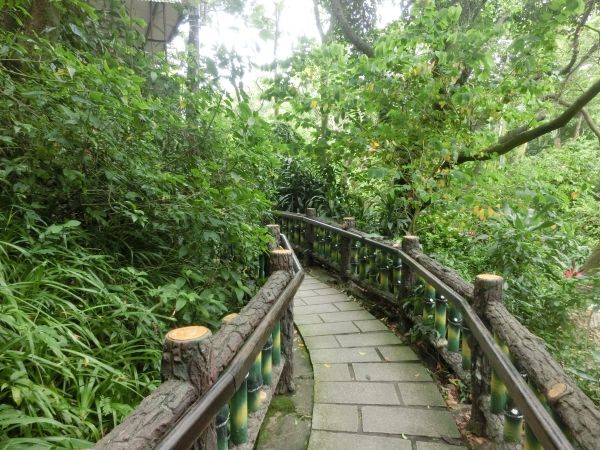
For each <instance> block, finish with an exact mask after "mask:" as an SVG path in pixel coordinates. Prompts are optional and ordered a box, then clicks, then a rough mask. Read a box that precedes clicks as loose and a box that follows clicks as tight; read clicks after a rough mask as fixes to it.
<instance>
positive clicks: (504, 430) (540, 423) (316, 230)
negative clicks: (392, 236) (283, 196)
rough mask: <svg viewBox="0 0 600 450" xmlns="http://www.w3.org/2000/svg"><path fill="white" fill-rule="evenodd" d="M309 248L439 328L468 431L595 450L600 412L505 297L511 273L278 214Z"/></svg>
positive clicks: (514, 444)
mask: <svg viewBox="0 0 600 450" xmlns="http://www.w3.org/2000/svg"><path fill="white" fill-rule="evenodd" d="M275 215H276V216H277V217H278V218H279V221H280V222H281V227H282V231H283V232H285V233H287V235H288V236H289V237H290V241H291V242H292V244H293V245H294V246H295V248H296V249H297V250H298V252H299V253H302V254H303V257H304V263H305V265H308V264H311V263H313V262H317V263H320V264H322V265H324V266H325V267H327V268H328V269H330V270H332V271H335V272H337V273H339V274H340V276H341V277H342V279H343V280H347V281H350V282H352V283H354V284H356V285H358V286H359V287H360V288H362V289H363V290H365V291H366V292H367V293H368V295H370V296H372V297H376V298H378V299H380V300H382V301H385V302H387V303H388V304H390V305H393V306H395V310H396V311H397V312H398V313H399V314H401V315H402V316H404V318H406V319H409V320H410V321H412V323H423V324H426V325H429V326H430V327H431V328H432V329H433V330H435V337H433V338H432V339H431V343H432V344H433V346H434V347H435V348H436V350H437V351H438V352H439V353H440V355H441V357H442V358H443V359H444V360H445V361H446V362H447V364H448V365H449V366H450V368H452V370H454V371H455V373H456V374H457V375H458V376H459V377H460V378H461V379H462V380H463V381H464V382H465V383H468V384H469V385H470V388H471V397H472V398H471V400H472V408H471V419H470V420H471V423H470V428H471V429H472V431H474V432H475V433H476V434H479V435H487V436H489V437H491V438H492V439H493V440H494V441H495V444H496V447H497V448H521V447H524V448H526V449H528V450H534V449H541V448H545V449H548V450H549V449H556V450H568V449H573V448H582V449H589V450H594V449H597V448H598V446H599V445H600V411H599V410H598V408H597V407H596V406H595V405H594V404H593V402H592V401H591V400H590V399H589V398H588V397H587V396H586V395H585V394H584V393H583V392H581V390H579V389H578V388H577V386H576V385H575V383H574V382H573V381H572V380H571V379H570V377H568V376H567V375H566V374H565V372H564V370H562V368H561V367H560V365H559V364H558V363H557V362H556V361H555V360H554V359H553V358H552V357H551V356H550V354H549V353H548V352H547V350H546V349H545V348H544V345H543V342H542V341H541V340H540V339H539V338H537V337H535V336H534V335H532V334H531V333H530V332H529V331H528V330H527V329H526V328H525V327H524V326H523V325H521V324H520V323H519V322H518V320H517V319H516V318H515V317H513V316H512V315H511V314H510V313H509V312H508V310H507V309H506V308H505V306H504V304H503V298H502V295H503V292H502V286H503V280H502V278H501V277H499V276H495V275H489V274H483V275H479V276H477V277H476V279H475V282H474V284H470V283H468V282H466V281H464V280H463V279H462V278H460V277H459V276H458V275H457V274H456V273H455V272H454V271H453V270H452V269H449V268H447V267H444V266H442V265H440V264H439V263H437V262H436V261H434V260H433V259H431V258H430V257H428V256H427V255H425V254H423V253H422V252H421V250H420V246H419V240H418V238H417V237H416V236H406V237H405V238H404V239H403V240H402V243H401V245H398V244H396V243H391V242H387V241H384V240H378V239H373V238H371V237H369V236H367V235H366V234H365V233H361V232H360V231H358V230H355V229H354V220H353V218H350V217H348V218H345V219H344V222H343V224H341V225H338V224H335V223H333V222H331V221H330V220H327V219H322V218H321V219H317V218H316V217H315V216H316V215H315V210H314V209H311V208H309V209H308V210H307V214H306V215H304V214H295V213H289V212H281V211H277V212H275Z"/></svg>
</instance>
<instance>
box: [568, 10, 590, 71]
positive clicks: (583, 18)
mask: <svg viewBox="0 0 600 450" xmlns="http://www.w3.org/2000/svg"><path fill="white" fill-rule="evenodd" d="M594 3H595V0H588V4H587V5H586V8H585V11H584V12H583V15H582V16H581V20H580V21H579V23H578V24H577V27H576V28H575V33H574V35H573V45H572V47H573V52H572V53H571V60H570V61H569V63H568V64H567V65H566V66H565V67H564V68H563V69H562V70H561V71H560V74H561V75H566V74H568V73H569V72H570V71H571V69H572V68H573V65H574V64H575V62H576V61H577V57H578V56H579V34H580V33H581V30H582V29H583V27H584V26H585V24H586V23H587V20H588V18H589V17H590V14H591V12H592V9H593V8H594Z"/></svg>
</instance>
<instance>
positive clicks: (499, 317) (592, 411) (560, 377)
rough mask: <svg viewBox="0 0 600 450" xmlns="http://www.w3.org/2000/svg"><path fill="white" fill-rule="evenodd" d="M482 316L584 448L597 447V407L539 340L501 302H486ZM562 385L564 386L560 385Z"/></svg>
mask: <svg viewBox="0 0 600 450" xmlns="http://www.w3.org/2000/svg"><path fill="white" fill-rule="evenodd" d="M485 315H486V317H487V319H488V320H489V322H490V324H491V326H492V327H493V329H494V330H495V331H496V333H497V334H498V336H499V337H500V338H501V339H502V340H503V341H505V342H507V343H508V347H509V349H510V353H511V355H512V356H514V358H515V359H516V360H517V361H518V362H519V365H520V366H521V367H522V368H523V370H525V371H526V372H527V375H528V376H529V379H530V380H531V381H533V382H534V383H535V385H536V386H537V387H538V389H539V390H540V392H543V393H546V394H548V392H549V391H553V393H555V395H553V396H554V398H553V399H552V398H550V397H551V396H549V395H547V397H548V401H549V402H550V404H551V406H552V409H553V411H554V412H555V413H557V414H558V416H559V417H560V419H561V420H562V421H563V422H564V424H565V425H566V426H567V428H568V430H569V432H570V434H571V435H572V436H573V438H574V439H575V441H577V443H578V444H579V446H580V447H581V448H583V449H589V450H592V449H596V448H598V443H599V442H600V410H599V409H598V408H597V407H596V406H595V405H594V403H593V402H592V401H591V400H590V398H589V397H587V396H586V395H585V394H584V393H583V392H581V390H580V389H579V388H578V387H577V386H576V385H575V383H574V382H573V380H571V378H570V377H568V376H567V375H566V374H565V372H564V370H563V369H562V367H560V365H559V364H558V363H557V362H556V361H555V360H554V359H553V358H552V356H551V355H550V354H549V353H548V351H547V350H546V348H545V347H544V343H543V341H542V339H540V338H539V337H537V336H535V335H533V334H532V333H531V332H530V331H529V330H527V328H525V327H524V326H523V325H521V324H520V323H519V321H518V320H517V319H515V317H514V316H513V315H512V314H510V312H508V310H507V309H506V307H505V306H504V305H502V304H501V303H497V302H494V303H490V304H488V305H487V308H486V311H485ZM561 384H563V385H564V387H565V388H564V389H563V388H562V386H559V385H561Z"/></svg>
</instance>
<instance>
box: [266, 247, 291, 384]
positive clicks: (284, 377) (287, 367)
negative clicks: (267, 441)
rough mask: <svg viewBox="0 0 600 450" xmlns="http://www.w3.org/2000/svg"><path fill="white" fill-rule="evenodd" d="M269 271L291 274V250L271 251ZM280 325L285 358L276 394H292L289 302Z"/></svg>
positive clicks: (282, 349)
mask: <svg viewBox="0 0 600 450" xmlns="http://www.w3.org/2000/svg"><path fill="white" fill-rule="evenodd" d="M270 261H271V264H270V266H271V270H272V271H277V270H284V271H286V272H293V267H294V266H293V260H292V251H291V250H273V251H272V252H271V259H270ZM280 323H281V352H282V353H283V356H284V358H285V363H284V366H283V368H282V371H281V377H280V378H279V384H278V385H277V391H276V392H277V394H284V393H288V392H294V390H295V386H294V358H293V353H292V352H293V348H294V304H293V302H290V304H289V306H288V307H287V309H286V311H285V313H284V314H283V317H282V318H281V320H280Z"/></svg>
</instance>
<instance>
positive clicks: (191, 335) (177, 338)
mask: <svg viewBox="0 0 600 450" xmlns="http://www.w3.org/2000/svg"><path fill="white" fill-rule="evenodd" d="M210 337H211V332H210V330H209V329H208V328H206V327H201V326H189V327H183V328H176V329H174V330H171V331H169V332H168V333H167V336H166V339H165V342H164V344H163V354H162V362H161V377H162V380H163V381H166V380H173V379H176V380H181V381H189V382H190V383H191V384H192V385H193V386H194V387H195V388H196V389H197V391H198V396H199V397H200V396H202V395H203V394H205V393H206V392H207V391H208V390H209V389H210V388H211V386H212V385H213V383H214V382H215V381H216V380H217V371H216V367H215V365H214V361H213V359H214V358H213V350H212V345H211V340H210ZM216 447H217V431H216V427H215V421H213V422H212V424H211V425H210V426H209V427H208V428H207V429H206V431H205V432H204V434H203V435H202V437H201V438H200V439H199V440H198V442H197V448H199V449H206V450H208V449H210V450H212V449H214V448H216Z"/></svg>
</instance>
